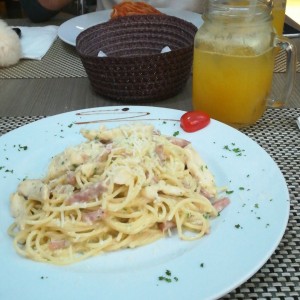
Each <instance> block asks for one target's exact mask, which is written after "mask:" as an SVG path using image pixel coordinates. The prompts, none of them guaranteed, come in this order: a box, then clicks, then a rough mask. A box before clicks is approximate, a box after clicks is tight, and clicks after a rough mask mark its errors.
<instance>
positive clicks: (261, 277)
mask: <svg viewBox="0 0 300 300" xmlns="http://www.w3.org/2000/svg"><path fill="white" fill-rule="evenodd" d="M298 116H300V108H286V109H280V110H278V109H268V110H267V112H266V113H265V115H264V117H263V118H262V119H261V120H260V121H259V122H258V123H257V124H256V125H254V126H251V127H249V128H247V129H243V130H241V131H242V132H243V133H244V134H246V135H247V136H249V137H250V138H252V139H253V140H255V141H256V142H257V143H258V144H260V145H261V146H262V147H263V148H264V149H265V150H266V151H267V152H268V153H269V155H270V156H271V157H272V158H273V159H274V160H275V161H276V163H277V164H278V166H279V168H280V169H281V171H282V173H283V175H284V177H285V180H286V182H287V185H288V189H289V193H290V205H291V209H290V218H289V222H288V225H287V229H286V232H285V235H284V237H283V239H282V240H281V242H280V244H279V246H278V247H277V249H276V251H275V252H274V253H273V255H272V256H271V258H270V259H269V260H268V261H267V262H266V264H265V265H264V266H263V267H262V268H261V269H260V270H259V271H258V272H257V273H256V274H255V275H254V276H252V277H251V278H250V279H249V280H248V281H247V282H245V283H244V284H242V285H241V286H240V287H238V288H236V289H235V290H234V291H232V292H231V293H229V294H227V295H226V296H224V297H223V298H222V299H230V300H241V299H243V300H244V299H250V300H257V299H259V300H271V299H274V300H281V299H282V300H296V299H297V300H298V299H300V284H299V282H300V143H299V140H300V130H299V129H298V127H297V125H296V118H297V117H298ZM41 118H43V117H42V116H34V117H1V118H0V135H1V134H4V133H6V132H8V131H10V130H13V129H15V128H17V127H20V126H22V125H25V124H28V123H30V122H33V121H36V120H38V119H41ZM224 259H226V257H224ZM224 276H226V274H224Z"/></svg>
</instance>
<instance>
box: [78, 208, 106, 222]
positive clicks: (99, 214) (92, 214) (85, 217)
mask: <svg viewBox="0 0 300 300" xmlns="http://www.w3.org/2000/svg"><path fill="white" fill-rule="evenodd" d="M105 217H106V213H105V211H104V210H103V209H102V208H99V209H97V210H95V211H89V212H83V213H82V217H81V219H82V221H83V222H88V223H94V222H95V221H99V220H103V219H104V218H105Z"/></svg>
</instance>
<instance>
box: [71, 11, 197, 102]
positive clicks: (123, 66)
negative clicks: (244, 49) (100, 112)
mask: <svg viewBox="0 0 300 300" xmlns="http://www.w3.org/2000/svg"><path fill="white" fill-rule="evenodd" d="M196 31H197V28H196V27H195V26H194V25H193V24H191V23H189V22H187V21H184V20H182V19H179V18H177V17H171V16H167V15H135V16H127V17H120V18H117V19H115V20H110V21H108V22H106V23H102V24H99V25H95V26H93V27H90V28H88V29H86V30H84V31H83V32H81V33H80V34H79V35H78V37H77V39H76V49H77V52H78V53H79V56H80V58H81V61H82V64H83V66H84V68H85V70H86V73H87V75H88V78H89V80H90V82H91V85H92V87H93V89H94V91H95V92H96V93H97V94H99V95H102V96H104V97H108V98H110V99H114V100H120V101H127V102H134V101H136V100H141V101H152V100H162V99H166V98H169V97H172V96H175V95H176V94H178V93H179V91H180V90H181V89H182V88H183V87H184V86H185V84H186V82H187V80H188V78H189V75H190V72H191V66H192V61H193V44H194V36H195V34H196ZM166 46H168V47H169V48H170V49H171V51H170V52H167V53H161V50H162V49H163V48H164V47H166ZM99 51H102V52H104V53H105V54H106V55H107V57H98V53H99Z"/></svg>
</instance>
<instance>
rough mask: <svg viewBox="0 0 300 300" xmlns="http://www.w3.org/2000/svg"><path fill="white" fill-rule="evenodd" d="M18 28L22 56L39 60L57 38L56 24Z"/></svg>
mask: <svg viewBox="0 0 300 300" xmlns="http://www.w3.org/2000/svg"><path fill="white" fill-rule="evenodd" d="M18 28H20V29H21V34H22V36H21V39H20V41H21V47H22V58H27V59H37V60H41V59H42V58H43V57H44V55H45V54H46V53H47V51H48V50H49V49H50V47H51V45H52V44H53V42H54V41H55V39H56V38H57V31H58V26H54V25H49V26H44V27H24V26H20V27H18Z"/></svg>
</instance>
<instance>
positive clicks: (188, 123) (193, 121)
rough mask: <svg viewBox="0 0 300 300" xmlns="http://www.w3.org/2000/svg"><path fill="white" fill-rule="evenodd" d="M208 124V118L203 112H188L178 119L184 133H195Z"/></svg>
mask: <svg viewBox="0 0 300 300" xmlns="http://www.w3.org/2000/svg"><path fill="white" fill-rule="evenodd" d="M209 122H210V117H209V115H208V114H206V113H204V112H203V111H200V110H196V111H188V112H186V113H185V114H183V115H182V116H181V118H180V126H181V128H182V129H183V130H184V131H186V132H195V131H197V130H200V129H202V128H204V127H206V126H207V125H208V124H209Z"/></svg>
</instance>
